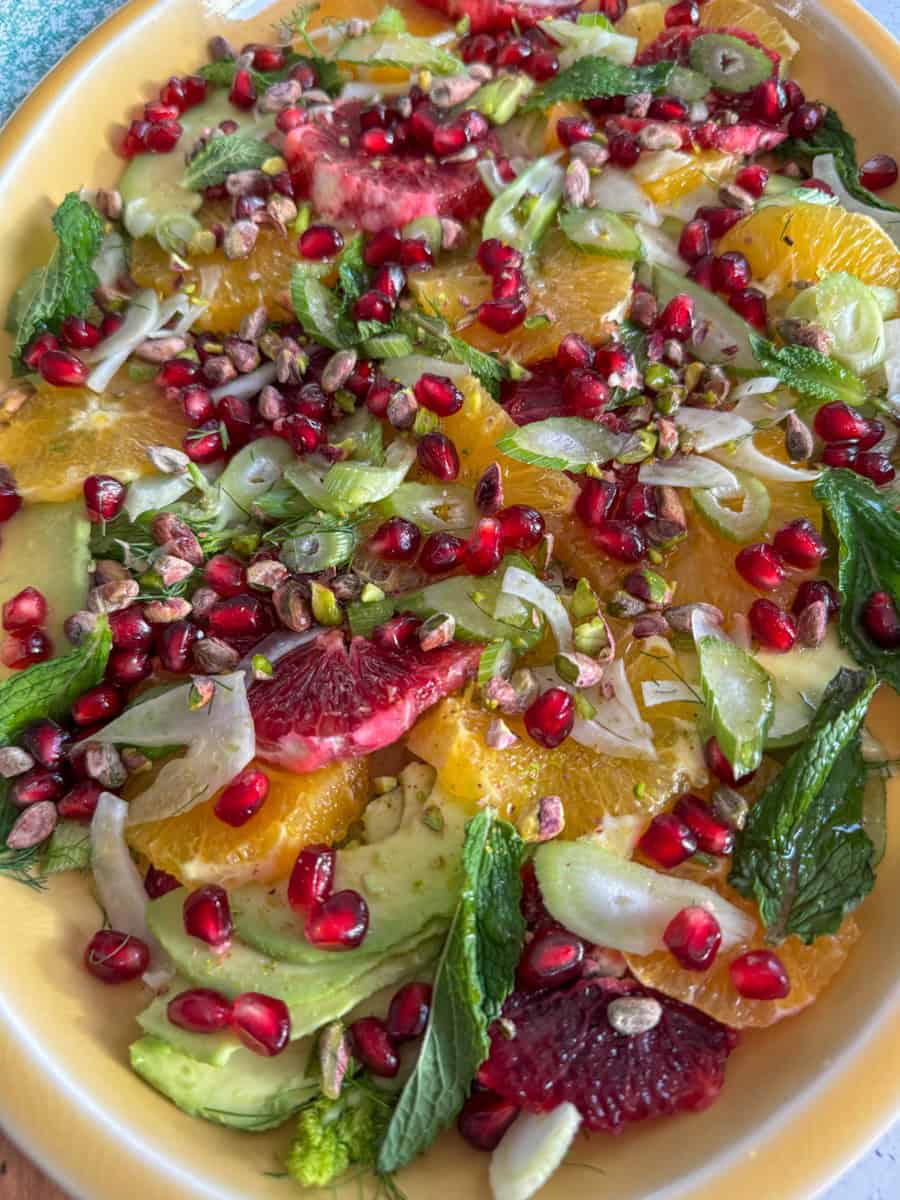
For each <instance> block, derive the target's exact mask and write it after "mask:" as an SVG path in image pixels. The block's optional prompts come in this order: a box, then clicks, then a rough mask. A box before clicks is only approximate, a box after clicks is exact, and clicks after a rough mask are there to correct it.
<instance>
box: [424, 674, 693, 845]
mask: <svg viewBox="0 0 900 1200" xmlns="http://www.w3.org/2000/svg"><path fill="white" fill-rule="evenodd" d="M491 719H492V717H491V714H490V713H488V712H485V711H484V710H483V709H480V708H478V707H477V706H476V705H475V704H474V703H473V702H472V701H471V700H469V699H467V698H466V697H465V696H450V697H448V698H447V699H446V700H442V701H441V703H440V704H437V705H435V707H434V708H432V709H430V710H429V711H428V712H427V713H425V715H424V716H423V717H422V718H421V719H420V720H419V722H418V724H417V725H415V726H414V728H413V729H412V731H411V733H410V734H409V736H408V738H407V746H408V747H409V749H410V750H411V751H412V752H413V754H416V755H418V756H419V758H423V759H424V760H425V761H426V762H427V763H430V764H431V765H432V766H433V767H434V768H435V769H436V771H437V773H438V783H439V784H440V785H441V787H443V788H445V789H446V790H447V791H448V792H451V793H452V794H453V795H454V796H456V797H457V798H458V799H459V800H461V801H462V802H463V803H465V804H467V805H468V806H469V807H470V808H472V809H474V808H475V807H476V806H478V805H479V804H483V803H488V804H494V805H496V807H497V808H498V810H499V812H500V813H501V815H502V816H504V817H515V815H516V814H517V813H518V812H520V811H521V810H522V809H523V808H525V807H527V806H528V805H529V804H530V803H532V802H533V801H534V800H536V799H539V798H540V797H541V796H549V795H556V796H561V797H562V801H563V806H564V808H565V813H566V830H565V834H564V836H565V837H579V836H580V835H581V834H585V833H590V832H592V831H595V830H596V829H597V828H598V827H600V826H601V825H602V823H603V821H604V818H606V817H623V816H636V817H639V818H640V823H641V826H642V825H643V824H645V823H646V820H647V819H648V818H649V817H650V816H652V815H653V814H654V813H656V812H659V810H660V809H662V808H664V807H665V806H666V804H667V802H668V801H669V799H670V798H671V797H672V796H675V795H677V794H678V793H680V792H683V791H684V790H685V789H686V788H687V787H689V786H697V784H696V783H694V784H692V782H691V781H692V780H698V779H700V778H702V777H703V775H704V770H703V765H702V761H701V760H700V758H699V754H698V751H697V739H696V735H695V734H694V733H693V731H692V730H690V729H686V728H685V729H683V728H681V727H680V726H678V725H676V724H675V723H673V722H666V723H665V725H663V724H662V723H660V725H659V726H658V728H657V731H656V732H657V737H656V748H657V752H658V758H657V759H656V761H653V762H651V761H648V760H645V759H628V760H626V759H617V758H608V757H606V756H604V755H600V754H598V753H597V752H596V751H594V750H590V749H588V748H587V747H585V746H580V745H579V744H578V743H577V742H573V741H572V740H571V738H570V739H568V740H567V741H565V742H564V743H563V744H562V745H561V746H559V747H558V748H557V749H556V750H545V749H543V748H542V747H541V746H538V745H537V744H536V743H535V742H533V741H531V739H530V738H529V737H528V735H527V734H526V733H525V732H524V728H523V725H522V722H521V720H520V719H518V718H513V717H510V718H508V719H507V723H508V724H509V726H510V728H511V729H514V731H515V732H516V733H517V734H518V735H519V741H518V742H516V743H515V745H513V746H510V747H509V748H508V749H506V750H492V749H490V747H489V746H488V745H487V743H486V742H485V734H486V732H487V727H488V725H489V724H490V721H491ZM637 832H640V829H638V830H637Z"/></svg>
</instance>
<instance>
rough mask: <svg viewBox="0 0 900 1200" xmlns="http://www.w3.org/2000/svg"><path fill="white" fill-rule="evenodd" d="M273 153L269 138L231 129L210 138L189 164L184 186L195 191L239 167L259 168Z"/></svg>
mask: <svg viewBox="0 0 900 1200" xmlns="http://www.w3.org/2000/svg"><path fill="white" fill-rule="evenodd" d="M272 155H273V150H272V147H271V146H270V145H269V143H268V142H262V141H260V140H259V138H255V137H253V136H251V135H250V134H249V133H229V134H226V135H225V136H224V137H218V138H214V139H213V140H212V141H211V142H208V143H207V144H206V145H205V146H204V147H203V149H202V150H201V151H200V152H199V154H195V155H194V157H193V158H192V159H191V161H190V162H189V163H188V165H187V170H186V171H185V173H184V174H183V175H182V177H181V186H182V187H185V188H187V189H188V190H189V191H192V192H202V191H203V190H204V188H208V187H214V186H215V185H216V184H217V183H222V182H224V180H225V179H226V177H227V176H228V175H231V174H233V172H235V171H255V170H259V168H260V167H261V166H262V165H263V163H264V162H266V161H267V160H268V159H270V158H271V157H272Z"/></svg>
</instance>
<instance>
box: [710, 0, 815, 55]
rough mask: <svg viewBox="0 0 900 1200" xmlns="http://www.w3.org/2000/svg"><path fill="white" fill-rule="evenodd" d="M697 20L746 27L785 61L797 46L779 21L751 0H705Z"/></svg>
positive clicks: (713, 25)
mask: <svg viewBox="0 0 900 1200" xmlns="http://www.w3.org/2000/svg"><path fill="white" fill-rule="evenodd" d="M700 20H701V24H703V25H706V26H707V27H709V28H713V29H714V28H716V27H717V26H720V25H734V26H736V27H738V28H740V29H746V30H747V32H748V33H752V34H755V36H756V37H758V38H759V40H760V41H761V42H762V44H763V45H764V46H767V47H768V48H769V49H770V50H774V51H775V52H776V54H780V55H781V57H782V59H784V60H785V61H786V62H790V60H791V59H792V58H793V57H794V55H795V54H796V53H797V51H798V50H799V49H800V47H799V45H798V43H797V41H796V40H795V39H794V38H793V37H791V35H790V34H789V33H788V31H787V30H786V29H785V27H784V26H783V25H782V23H781V22H780V21H779V20H778V18H777V17H775V16H773V15H772V13H770V12H768V11H767V10H766V9H764V8H762V7H761V6H760V5H759V4H754V3H753V0H707V3H706V4H704V5H703V8H702V11H701V13H700Z"/></svg>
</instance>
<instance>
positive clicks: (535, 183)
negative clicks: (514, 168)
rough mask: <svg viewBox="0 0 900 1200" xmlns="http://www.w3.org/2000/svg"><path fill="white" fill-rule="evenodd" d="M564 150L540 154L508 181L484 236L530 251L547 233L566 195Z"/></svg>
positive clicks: (493, 207)
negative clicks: (561, 159)
mask: <svg viewBox="0 0 900 1200" xmlns="http://www.w3.org/2000/svg"><path fill="white" fill-rule="evenodd" d="M559 157H560V152H557V153H556V154H548V155H546V156H545V157H544V158H539V159H538V160H537V161H536V162H533V163H532V164H531V166H530V167H528V168H527V169H526V170H525V171H523V172H522V174H521V175H518V176H516V178H515V179H514V180H513V181H512V183H510V184H507V186H506V187H505V188H504V189H503V191H502V192H501V193H500V194H499V196H497V197H496V198H495V199H494V202H493V203H492V204H491V206H490V208H489V209H488V210H487V213H486V214H485V218H484V227H483V232H482V236H483V237H485V238H492V237H495V238H499V239H500V241H501V242H505V243H506V244H507V245H508V246H515V247H516V249H517V250H521V251H522V253H523V254H530V253H531V252H532V251H533V250H534V249H535V248H536V247H537V244H538V242H539V241H540V240H541V238H542V237H543V236H544V234H545V233H546V231H547V229H548V227H549V225H550V222H551V221H552V220H553V218H554V216H555V215H556V210H557V208H559V202H560V200H561V198H562V192H563V184H564V182H565V177H566V173H565V171H564V170H563V168H562V167H561V166H560V165H559V161H558V160H559Z"/></svg>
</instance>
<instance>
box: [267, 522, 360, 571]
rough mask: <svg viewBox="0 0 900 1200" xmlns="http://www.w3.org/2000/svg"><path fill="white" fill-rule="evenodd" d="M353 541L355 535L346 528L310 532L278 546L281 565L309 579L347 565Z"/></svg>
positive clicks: (355, 540)
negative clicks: (314, 574)
mask: <svg viewBox="0 0 900 1200" xmlns="http://www.w3.org/2000/svg"><path fill="white" fill-rule="evenodd" d="M357 541H358V537H357V534H356V531H355V530H354V529H350V528H344V529H320V530H310V532H309V533H303V534H298V535H297V536H296V537H290V538H286V539H285V540H284V541H283V542H282V543H281V561H282V562H283V563H284V565H285V566H286V567H287V568H288V570H289V571H297V572H299V573H300V574H301V575H311V574H312V573H313V572H314V571H324V570H326V568H328V567H340V566H343V564H344V563H346V562H349V561H350V559H351V558H352V557H353V551H354V550H355V549H356V544H357Z"/></svg>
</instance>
